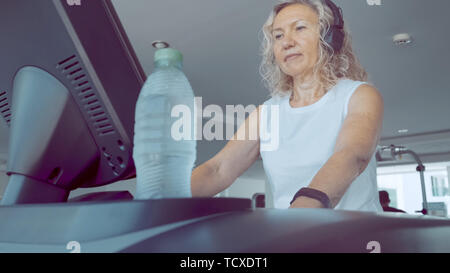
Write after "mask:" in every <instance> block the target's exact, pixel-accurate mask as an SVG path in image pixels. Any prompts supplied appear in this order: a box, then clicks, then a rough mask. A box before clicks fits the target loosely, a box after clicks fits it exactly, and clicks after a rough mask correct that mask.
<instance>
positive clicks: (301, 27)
mask: <svg viewBox="0 0 450 273" xmlns="http://www.w3.org/2000/svg"><path fill="white" fill-rule="evenodd" d="M304 28H305V27H304V26H298V27H297V30H302V29H304Z"/></svg>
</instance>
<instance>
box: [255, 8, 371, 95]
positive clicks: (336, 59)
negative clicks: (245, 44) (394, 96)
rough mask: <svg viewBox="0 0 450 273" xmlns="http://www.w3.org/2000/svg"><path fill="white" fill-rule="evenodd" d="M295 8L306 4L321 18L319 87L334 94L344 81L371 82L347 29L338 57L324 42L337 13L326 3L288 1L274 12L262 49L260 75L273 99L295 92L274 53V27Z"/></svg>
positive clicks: (274, 9)
mask: <svg viewBox="0 0 450 273" xmlns="http://www.w3.org/2000/svg"><path fill="white" fill-rule="evenodd" d="M293 4H302V5H307V6H309V7H311V8H312V9H313V10H314V11H315V12H317V14H318V16H319V27H320V46H319V54H318V56H319V58H318V61H317V63H316V65H315V67H314V70H313V73H314V74H315V75H316V76H318V79H319V85H320V86H319V87H320V88H324V89H325V90H330V89H331V88H332V87H333V86H334V85H336V83H337V82H338V81H339V79H341V78H348V79H351V80H355V81H367V72H366V71H365V70H364V68H363V67H362V66H361V64H360V63H359V60H358V58H357V57H356V56H355V54H354V53H353V49H352V44H351V36H350V34H349V32H348V29H347V28H346V27H345V26H344V33H345V38H344V42H343V46H342V49H341V50H340V51H339V52H338V53H335V52H334V51H333V48H332V47H331V45H329V44H327V43H326V42H325V40H324V37H325V35H326V33H327V32H328V30H329V28H330V26H332V24H333V12H332V11H331V9H330V8H329V7H328V5H327V4H325V3H324V1H322V0H287V1H286V0H284V1H281V3H280V4H277V5H276V6H275V7H274V8H273V10H272V11H271V13H270V15H269V18H268V19H267V21H266V22H265V24H264V26H263V28H262V32H263V35H264V36H263V41H262V47H261V54H262V57H263V58H262V62H261V65H260V73H261V76H262V78H263V81H264V85H265V86H266V87H267V88H268V89H269V91H270V95H271V96H275V95H279V96H285V95H289V94H290V91H291V90H292V89H293V84H294V83H293V78H292V77H291V76H289V75H286V74H285V73H283V71H282V70H281V69H280V67H279V66H278V64H277V63H276V61H275V56H274V52H273V43H274V41H273V37H272V26H273V22H274V19H275V17H276V16H277V15H278V13H279V12H280V11H281V10H282V9H283V8H285V7H287V6H290V5H293Z"/></svg>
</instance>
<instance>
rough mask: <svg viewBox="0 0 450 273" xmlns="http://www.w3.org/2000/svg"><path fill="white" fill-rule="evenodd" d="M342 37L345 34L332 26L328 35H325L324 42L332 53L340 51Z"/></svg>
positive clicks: (342, 41)
mask: <svg viewBox="0 0 450 273" xmlns="http://www.w3.org/2000/svg"><path fill="white" fill-rule="evenodd" d="M344 37H345V34H344V32H343V31H342V30H341V29H339V28H336V27H334V26H332V27H331V28H330V30H329V31H328V33H327V34H326V35H325V38H324V40H325V42H326V43H327V44H329V45H330V46H331V47H332V48H333V50H334V52H336V53H337V52H339V51H340V50H341V49H342V46H343V44H344Z"/></svg>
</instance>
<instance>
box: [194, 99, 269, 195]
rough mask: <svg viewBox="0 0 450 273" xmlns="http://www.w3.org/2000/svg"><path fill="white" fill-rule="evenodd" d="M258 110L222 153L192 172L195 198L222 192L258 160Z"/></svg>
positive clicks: (242, 125)
mask: <svg viewBox="0 0 450 273" xmlns="http://www.w3.org/2000/svg"><path fill="white" fill-rule="evenodd" d="M259 109H260V107H258V108H256V109H255V110H254V111H253V112H252V113H250V115H249V116H248V118H247V119H246V120H245V122H243V123H242V124H241V126H240V127H239V129H238V130H237V132H236V133H235V134H234V136H233V139H231V140H230V141H228V143H227V144H226V145H225V147H224V148H223V149H222V150H221V151H220V152H219V153H217V154H216V155H215V156H214V157H213V158H211V159H210V160H208V161H206V162H205V163H203V164H201V165H200V166H198V167H197V168H195V169H194V170H193V172H192V176H191V191H192V197H212V196H214V195H216V194H218V193H220V192H222V191H223V190H225V189H226V188H228V187H229V186H231V184H233V182H234V181H235V180H236V178H238V177H239V176H240V175H242V174H243V173H244V172H245V171H246V170H247V169H248V168H249V167H250V166H251V165H252V164H253V163H254V162H255V161H256V160H257V159H258V157H259V111H260V110H259Z"/></svg>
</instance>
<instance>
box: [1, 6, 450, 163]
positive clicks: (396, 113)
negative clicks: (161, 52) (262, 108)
mask: <svg viewBox="0 0 450 273" xmlns="http://www.w3.org/2000/svg"><path fill="white" fill-rule="evenodd" d="M112 2H113V4H114V5H115V7H116V10H117V13H118V14H119V17H120V19H121V21H122V24H123V25H124V27H125V30H126V31H127V33H128V36H129V39H130V41H131V43H132V45H133V47H134V49H135V51H136V54H137V55H138V58H139V59H140V61H141V63H142V66H143V68H144V70H145V71H146V73H147V74H150V73H151V72H152V70H153V53H154V50H153V48H152V46H151V43H152V42H153V41H154V40H164V41H167V42H169V43H170V44H171V46H172V47H174V48H177V49H179V50H180V51H181V52H182V53H183V55H184V72H185V74H186V75H187V77H188V79H189V81H190V82H191V85H192V87H193V89H194V92H195V95H196V96H201V97H202V98H203V105H207V104H218V105H221V106H223V107H224V105H227V104H233V105H235V104H243V105H249V104H255V105H257V104H260V103H262V102H263V101H264V100H266V99H268V98H269V97H268V91H267V90H266V89H265V88H264V87H263V85H262V83H261V77H260V75H259V72H258V67H259V64H260V60H261V57H260V54H259V49H260V38H261V34H260V29H261V27H262V25H263V23H264V22H265V20H266V18H267V16H268V15H269V12H270V10H271V8H272V7H273V5H274V4H275V3H277V2H278V1H275V0H245V1H242V0H226V1H223V0H222V1H219V0H188V1H186V0H133V1H125V0H112ZM335 2H336V3H337V4H338V5H340V6H341V7H342V9H343V11H344V18H345V20H346V24H347V25H348V27H349V28H350V31H351V33H352V35H353V41H354V43H353V44H354V48H355V50H356V52H357V55H358V56H359V58H360V60H361V62H362V64H363V65H364V66H365V68H366V69H367V71H368V72H369V74H370V79H371V81H372V82H373V83H374V84H375V86H376V87H377V88H378V89H379V90H380V91H381V93H382V94H383V97H384V100H385V119H384V124H383V133H382V142H381V143H382V144H391V143H395V144H403V145H406V146H407V147H409V148H413V147H414V149H418V150H419V151H418V152H419V153H420V154H424V155H427V156H426V158H427V160H428V161H440V160H442V161H443V160H450V90H449V89H450V85H449V84H448V77H450V52H449V50H448V49H449V42H450V37H449V36H448V33H449V31H448V27H449V26H450V17H449V16H448V14H449V12H450V1H448V0H432V1H423V0H381V3H382V5H381V6H369V5H368V4H367V2H366V0H335ZM399 32H408V33H410V34H411V35H412V37H413V38H414V44H413V45H411V46H407V47H404V48H398V47H395V46H394V45H393V43H392V36H393V35H394V34H396V33H399ZM223 109H225V108H223ZM0 123H1V122H0ZM0 126H3V124H0ZM405 128H406V129H408V130H409V131H408V133H407V134H403V135H400V134H399V133H398V132H397V131H398V130H399V129H405ZM0 131H4V130H0ZM442 131H443V133H442ZM436 132H437V133H436ZM439 132H441V133H439ZM421 136H423V137H421ZM433 136H434V137H433ZM3 137H4V136H2V135H0V138H3ZM427 138H433V141H432V142H427V141H426V139H427ZM0 140H1V139H0ZM421 141H422V142H421ZM2 143H4V141H2ZM224 145H225V141H200V142H199V143H198V150H199V153H198V159H199V162H202V161H204V160H206V159H208V158H210V157H211V156H213V155H214V154H215V153H216V152H217V151H219V150H220V149H221V148H222V147H223V146H224ZM408 145H410V146H408ZM3 150H4V149H3V148H2V150H1V151H0V152H5V151H3Z"/></svg>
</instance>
